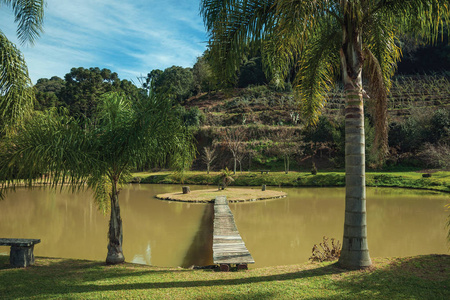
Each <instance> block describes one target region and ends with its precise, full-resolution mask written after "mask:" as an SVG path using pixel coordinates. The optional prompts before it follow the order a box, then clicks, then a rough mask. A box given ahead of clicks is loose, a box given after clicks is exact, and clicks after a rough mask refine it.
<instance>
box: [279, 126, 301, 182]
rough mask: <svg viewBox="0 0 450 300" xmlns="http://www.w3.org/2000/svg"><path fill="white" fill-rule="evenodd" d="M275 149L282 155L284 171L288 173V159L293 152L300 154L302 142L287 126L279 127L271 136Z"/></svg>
mask: <svg viewBox="0 0 450 300" xmlns="http://www.w3.org/2000/svg"><path fill="white" fill-rule="evenodd" d="M273 140H274V142H275V149H276V151H277V152H278V153H279V154H281V155H283V160H284V172H285V173H286V174H288V173H289V159H290V157H291V156H292V155H293V154H294V153H298V154H300V155H301V154H302V153H303V150H302V148H301V147H303V146H304V143H303V142H302V141H301V138H300V137H298V136H295V133H293V132H292V131H291V130H289V129H288V128H286V127H285V128H281V129H280V130H279V131H277V133H276V135H275V136H274V137H273Z"/></svg>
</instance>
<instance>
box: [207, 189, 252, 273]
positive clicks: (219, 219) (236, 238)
mask: <svg viewBox="0 0 450 300" xmlns="http://www.w3.org/2000/svg"><path fill="white" fill-rule="evenodd" d="M213 260H214V263H215V264H219V265H220V269H221V270H222V271H229V269H230V265H231V264H236V266H237V268H238V269H247V264H254V263H255V261H254V260H253V257H252V256H251V254H250V252H249V251H248V250H247V247H245V244H244V241H243V240H242V238H241V236H240V234H239V231H238V230H237V227H236V224H235V222H234V217H233V214H232V213H231V210H230V207H229V206H228V200H227V198H226V197H225V196H218V197H216V200H215V201H214V233H213Z"/></svg>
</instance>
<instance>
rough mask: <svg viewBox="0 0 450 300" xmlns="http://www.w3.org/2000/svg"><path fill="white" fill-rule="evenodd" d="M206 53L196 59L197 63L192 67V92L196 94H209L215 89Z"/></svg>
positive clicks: (214, 81)
mask: <svg viewBox="0 0 450 300" xmlns="http://www.w3.org/2000/svg"><path fill="white" fill-rule="evenodd" d="M207 55H208V53H207V52H205V53H203V55H202V56H199V57H197V62H196V63H195V64H194V66H193V67H192V75H193V76H194V90H195V92H196V94H200V93H202V92H208V93H209V92H210V91H212V90H214V88H215V87H216V80H215V78H214V73H213V72H212V69H211V65H210V64H209V62H208V59H207Z"/></svg>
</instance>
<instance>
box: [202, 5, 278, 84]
mask: <svg viewBox="0 0 450 300" xmlns="http://www.w3.org/2000/svg"><path fill="white" fill-rule="evenodd" d="M274 2H275V1H274V0H263V1H256V0H248V1H246V0H241V1H217V0H216V1H207V0H204V1H202V2H201V11H200V13H201V15H202V16H203V18H204V20H205V25H206V28H207V30H208V32H209V35H210V41H209V48H210V51H211V57H212V64H213V66H214V67H215V69H216V70H217V71H218V73H219V77H222V78H223V79H230V78H231V79H232V78H234V76H235V73H236V70H237V67H238V66H239V63H240V61H241V58H242V55H243V54H244V53H245V50H246V48H247V46H248V44H249V43H251V42H255V41H259V40H261V39H262V38H263V36H265V34H266V32H267V30H268V29H269V28H270V27H272V26H273V23H272V22H273V21H272V20H273V18H272V17H273V14H274V12H275V10H274V7H273V4H274Z"/></svg>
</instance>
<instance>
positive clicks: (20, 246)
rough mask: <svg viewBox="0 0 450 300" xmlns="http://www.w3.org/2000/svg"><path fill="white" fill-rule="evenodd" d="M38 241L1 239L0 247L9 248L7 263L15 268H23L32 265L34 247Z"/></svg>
mask: <svg viewBox="0 0 450 300" xmlns="http://www.w3.org/2000/svg"><path fill="white" fill-rule="evenodd" d="M40 242H41V240H38V239H3V238H0V246H11V251H10V254H9V263H10V264H11V266H13V267H16V268H25V267H28V266H31V265H34V254H33V250H34V245H35V244H38V243H40Z"/></svg>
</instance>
